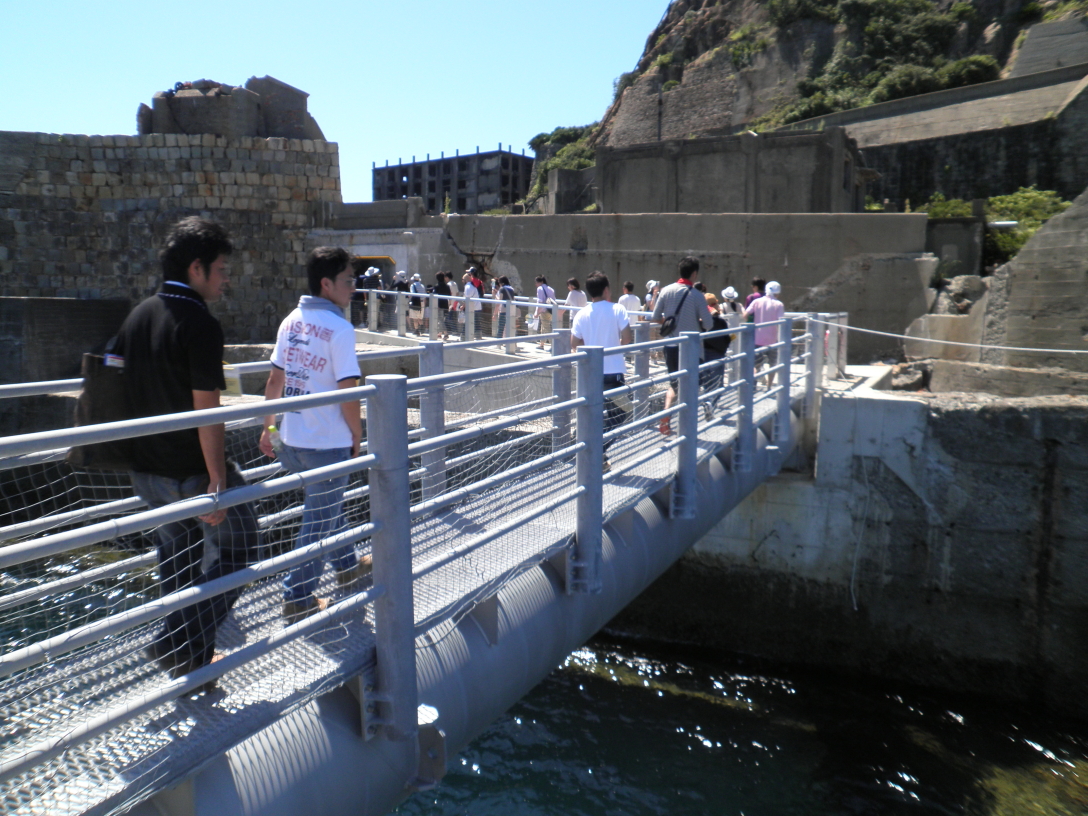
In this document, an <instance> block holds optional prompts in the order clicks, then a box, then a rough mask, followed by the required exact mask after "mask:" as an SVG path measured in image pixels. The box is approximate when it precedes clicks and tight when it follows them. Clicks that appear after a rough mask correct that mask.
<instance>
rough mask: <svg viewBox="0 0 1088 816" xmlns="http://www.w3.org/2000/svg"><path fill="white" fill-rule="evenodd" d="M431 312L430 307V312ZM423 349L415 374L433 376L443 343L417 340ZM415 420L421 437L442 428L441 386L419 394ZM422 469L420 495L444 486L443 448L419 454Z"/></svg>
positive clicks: (438, 371) (436, 433)
mask: <svg viewBox="0 0 1088 816" xmlns="http://www.w3.org/2000/svg"><path fill="white" fill-rule="evenodd" d="M431 314H432V315H433V314H434V311H432V312H431ZM421 345H422V346H423V353H422V354H421V355H419V376H420V377H435V376H438V375H439V374H442V373H444V371H445V364H444V362H443V357H442V349H443V347H444V346H443V344H442V343H440V342H437V341H433V340H431V341H427V342H425V343H422V344H421ZM419 420H420V425H422V426H423V438H424V439H433V438H434V437H436V436H441V435H442V434H444V433H445V432H446V391H445V389H443V388H434V389H428V390H427V391H425V392H424V393H423V394H422V395H421V396H420V398H419ZM421 464H422V465H423V467H424V469H425V470H426V472H425V473H424V474H423V498H424V500H427V499H433V498H434V497H435V496H438V495H440V494H441V493H442V492H443V491H445V489H446V449H445V448H439V449H438V450H433V451H428V452H427V453H425V454H423V457H422V462H421Z"/></svg>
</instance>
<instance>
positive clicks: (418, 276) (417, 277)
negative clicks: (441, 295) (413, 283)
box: [412, 272, 423, 280]
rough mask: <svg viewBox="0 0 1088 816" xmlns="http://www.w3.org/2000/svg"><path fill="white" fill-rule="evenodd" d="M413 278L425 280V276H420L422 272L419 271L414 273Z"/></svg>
mask: <svg viewBox="0 0 1088 816" xmlns="http://www.w3.org/2000/svg"><path fill="white" fill-rule="evenodd" d="M412 280H423V278H422V277H420V274H419V273H418V272H416V273H415V274H414V275H412Z"/></svg>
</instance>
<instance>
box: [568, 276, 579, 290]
mask: <svg viewBox="0 0 1088 816" xmlns="http://www.w3.org/2000/svg"><path fill="white" fill-rule="evenodd" d="M567 286H573V287H574V289H575V291H577V290H579V289H581V288H582V284H580V283H578V278H568V279H567Z"/></svg>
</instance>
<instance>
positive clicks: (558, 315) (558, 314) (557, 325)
mask: <svg viewBox="0 0 1088 816" xmlns="http://www.w3.org/2000/svg"><path fill="white" fill-rule="evenodd" d="M551 312H552V331H555V330H556V329H561V328H563V323H562V322H561V321H562V320H563V314H564V313H563V311H562V310H561V309H560V308H559V301H558V300H556V299H555V298H552V305H551ZM541 328H543V327H541ZM602 376H603V375H602Z"/></svg>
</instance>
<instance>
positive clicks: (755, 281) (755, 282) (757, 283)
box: [752, 278, 767, 295]
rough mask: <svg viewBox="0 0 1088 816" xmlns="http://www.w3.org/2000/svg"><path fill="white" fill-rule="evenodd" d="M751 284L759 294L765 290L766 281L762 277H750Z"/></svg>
mask: <svg viewBox="0 0 1088 816" xmlns="http://www.w3.org/2000/svg"><path fill="white" fill-rule="evenodd" d="M752 286H754V287H756V289H758V290H759V293H760V294H761V295H763V294H766V292H767V281H765V280H763V278H752Z"/></svg>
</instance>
